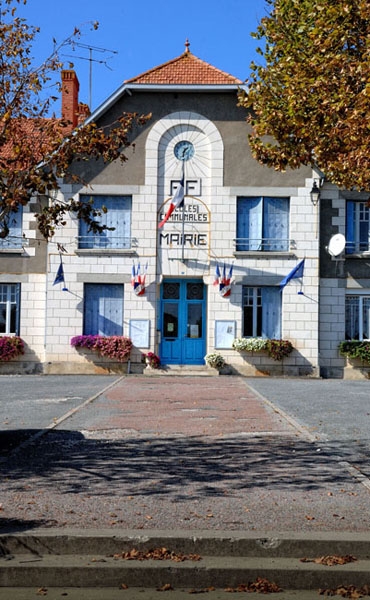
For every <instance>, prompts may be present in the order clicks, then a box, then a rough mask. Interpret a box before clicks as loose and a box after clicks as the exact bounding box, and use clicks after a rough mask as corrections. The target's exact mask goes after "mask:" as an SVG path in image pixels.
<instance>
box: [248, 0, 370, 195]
mask: <svg viewBox="0 0 370 600" xmlns="http://www.w3.org/2000/svg"><path fill="white" fill-rule="evenodd" d="M266 3H267V5H268V8H269V14H268V16H266V17H265V18H263V19H262V20H261V23H260V26H259V27H258V29H257V32H256V33H255V34H254V35H255V37H256V38H257V39H258V40H261V41H264V47H263V49H260V50H259V52H260V54H262V56H263V58H264V61H263V62H262V64H260V65H257V64H252V76H251V81H250V82H249V89H248V93H246V94H242V95H241V96H240V103H241V105H243V106H245V107H246V108H248V109H249V110H251V116H250V117H249V122H250V123H251V125H252V134H251V136H250V144H251V147H252V152H253V155H254V156H255V158H256V159H257V160H258V161H259V162H261V163H262V164H266V165H268V166H270V167H273V168H275V169H276V170H280V171H281V170H285V169H286V168H293V169H294V168H298V167H299V166H301V165H312V166H315V167H318V168H319V169H320V170H321V171H322V173H323V174H324V175H326V176H327V178H328V179H329V180H330V181H331V182H332V183H335V184H337V185H339V186H341V187H345V188H348V189H351V188H356V189H360V190H370V136H369V127H370V125H369V115H370V44H369V38H370V3H369V2H368V0H266ZM261 45H262V44H261Z"/></svg>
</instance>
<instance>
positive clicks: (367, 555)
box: [0, 530, 370, 599]
mask: <svg viewBox="0 0 370 600" xmlns="http://www.w3.org/2000/svg"><path fill="white" fill-rule="evenodd" d="M133 548H135V549H137V550H141V551H143V552H148V551H149V550H153V549H154V548H167V549H168V550H170V551H171V552H173V553H176V554H182V555H184V554H185V555H190V554H193V555H199V556H200V560H197V561H193V560H190V559H189V560H184V561H182V562H175V561H172V560H153V559H150V560H124V559H122V558H115V557H114V554H121V553H122V552H128V551H130V550H132V549H133ZM327 555H331V556H346V555H352V556H355V557H356V558H357V560H356V561H354V562H350V563H347V564H344V565H336V566H331V567H330V566H326V565H323V564H318V563H315V562H302V561H301V560H300V559H302V558H310V559H315V558H318V557H321V556H327ZM257 578H264V579H267V580H269V581H270V582H273V583H276V584H277V585H278V586H279V587H280V588H282V589H283V590H291V591H294V590H307V591H310V590H311V591H314V590H316V593H317V590H318V589H333V588H337V587H338V586H340V585H346V586H351V585H354V586H356V587H361V586H364V585H369V584H370V540H369V537H368V536H367V535H365V534H364V535H361V534H357V535H349V534H348V535H347V534H338V535H334V534H327V535H319V534H318V535H317V537H315V536H313V535H309V534H304V535H303V534H302V535H298V534H297V535H290V536H289V535H279V536H275V537H271V536H270V537H265V536H252V535H243V534H237V533H235V532H233V533H229V532H177V533H176V532H174V533H172V532H154V531H153V532H149V531H146V532H140V533H138V532H120V533H115V534H114V535H113V534H112V532H111V531H110V532H89V533H88V532H86V531H85V532H66V531H64V530H62V531H58V530H54V531H51V530H41V531H37V532H36V531H34V532H32V533H26V534H24V533H22V534H2V535H0V590H1V589H2V590H5V589H6V588H12V589H20V588H22V587H23V586H24V585H25V583H26V584H27V586H29V587H35V588H43V587H46V588H53V589H54V588H58V589H61V588H64V587H66V586H68V587H69V588H83V589H89V588H106V589H108V588H111V589H115V590H117V589H119V588H120V587H121V586H122V584H124V585H125V586H128V588H129V589H130V588H135V589H139V588H143V589H144V588H145V589H147V590H157V589H160V588H161V587H163V586H164V585H166V584H170V585H171V587H173V588H174V589H177V590H179V589H182V588H184V589H187V590H189V589H194V588H195V589H199V590H202V589H205V588H210V587H214V588H217V590H221V591H222V590H223V589H225V588H227V587H232V588H233V587H234V588H236V587H237V586H239V585H240V584H246V583H248V582H252V581H256V580H257ZM148 593H149V592H148ZM0 597H1V596H0ZM9 597H11V598H12V599H13V598H16V596H13V595H12V596H9ZM48 597H50V596H49V595H48ZM108 597H109V596H107V598H108ZM140 597H142V596H141V595H140ZM285 597H286V596H284V598H285ZM143 598H144V596H143ZM274 598H277V596H276V595H275V594H274Z"/></svg>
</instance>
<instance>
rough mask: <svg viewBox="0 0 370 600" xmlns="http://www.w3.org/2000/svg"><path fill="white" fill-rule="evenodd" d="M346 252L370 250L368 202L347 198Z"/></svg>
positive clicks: (369, 211)
mask: <svg viewBox="0 0 370 600" xmlns="http://www.w3.org/2000/svg"><path fill="white" fill-rule="evenodd" d="M346 208H347V215H346V242H347V244H346V252H347V254H353V253H354V252H369V251H370V210H369V207H368V206H367V202H354V201H352V200H347V205H346Z"/></svg>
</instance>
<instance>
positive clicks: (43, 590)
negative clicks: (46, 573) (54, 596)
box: [37, 587, 48, 596]
mask: <svg viewBox="0 0 370 600" xmlns="http://www.w3.org/2000/svg"><path fill="white" fill-rule="evenodd" d="M47 593H48V588H46V587H41V588H39V589H38V590H37V595H38V596H46V594H47Z"/></svg>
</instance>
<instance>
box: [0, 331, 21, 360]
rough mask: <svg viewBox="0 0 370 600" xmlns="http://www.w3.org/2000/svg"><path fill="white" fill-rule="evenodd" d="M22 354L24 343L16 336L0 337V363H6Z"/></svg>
mask: <svg viewBox="0 0 370 600" xmlns="http://www.w3.org/2000/svg"><path fill="white" fill-rule="evenodd" d="M21 354H24V341H23V340H22V338H20V337H18V336H17V335H13V336H1V337H0V362H8V361H9V360H12V359H13V358H16V357H17V356H20V355H21Z"/></svg>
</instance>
